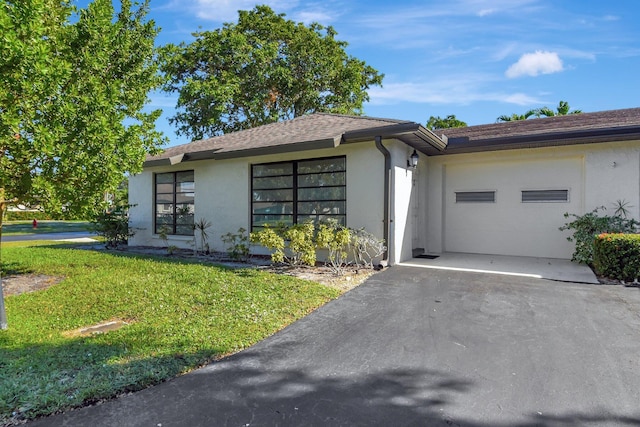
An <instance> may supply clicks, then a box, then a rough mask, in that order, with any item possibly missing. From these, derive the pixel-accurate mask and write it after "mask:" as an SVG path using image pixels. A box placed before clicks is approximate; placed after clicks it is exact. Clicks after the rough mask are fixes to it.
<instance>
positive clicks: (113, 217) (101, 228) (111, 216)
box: [91, 210, 135, 248]
mask: <svg viewBox="0 0 640 427" xmlns="http://www.w3.org/2000/svg"><path fill="white" fill-rule="evenodd" d="M91 222H92V224H93V227H94V230H95V231H96V233H97V234H98V235H99V236H102V237H104V238H105V240H106V242H107V247H108V248H109V247H111V248H117V247H118V245H119V244H121V243H124V244H126V243H127V241H128V239H129V237H132V236H133V235H134V234H135V232H134V231H133V230H131V229H130V228H129V215H128V214H127V211H126V210H118V211H113V212H102V213H99V214H98V215H97V216H96V217H95V218H94V219H93V220H92V221H91Z"/></svg>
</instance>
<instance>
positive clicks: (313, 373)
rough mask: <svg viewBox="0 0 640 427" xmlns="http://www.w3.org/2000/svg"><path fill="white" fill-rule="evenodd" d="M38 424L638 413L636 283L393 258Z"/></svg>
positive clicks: (475, 421) (458, 421)
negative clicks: (279, 318) (310, 305)
mask: <svg viewBox="0 0 640 427" xmlns="http://www.w3.org/2000/svg"><path fill="white" fill-rule="evenodd" d="M33 425H65V426H92V427H96V426H115V425H122V426H156V427H169V426H187V425H189V426H196V425H199V426H214V425H216V426H218V425H229V426H258V425H268V426H272V425H296V426H299V425H393V426H402V425H454V426H455V425H458V426H533V425H541V426H568V425H640V288H629V287H623V286H600V285H586V284H573V283H561V282H553V281H547V280H543V279H534V278H525V277H513V276H498V275H490V274H478V273H469V272H456V271H446V270H432V269H422V268H414V267H397V266H396V267H392V268H390V269H388V270H387V271H384V272H382V273H379V274H377V275H375V276H374V277H373V278H372V279H370V280H369V281H368V282H366V283H365V284H363V285H361V286H360V287H358V288H356V289H354V290H353V291H351V292H349V293H348V294H346V295H344V296H343V297H341V298H339V299H338V300H336V301H333V302H331V303H329V304H327V305H326V306H324V307H322V308H321V309H319V310H318V311H316V312H315V313H313V314H312V315H310V316H308V317H306V318H305V319H303V320H301V321H299V322H297V323H295V324H293V325H292V326H290V327H288V328H286V329H285V330H283V331H281V332H280V333H278V334H276V335H274V336H272V337H270V338H268V339H266V340H265V341H263V342H261V343H259V344H258V345H256V346H254V347H252V348H250V349H249V350H247V351H244V352H241V353H239V354H236V355H234V356H232V357H229V358H227V359H225V360H223V361H220V362H217V363H214V364H212V365H209V366H207V367H205V368H203V369H200V370H198V371H195V372H192V373H190V374H188V375H184V376H182V377H180V378H177V379H175V380H172V381H169V382H167V383H165V384H162V385H159V386H156V387H152V388H150V389H147V390H144V391H142V392H139V393H135V394H132V395H129V396H126V397H123V398H120V399H117V400H114V401H110V402H107V403H105V404H102V405H99V406H96V407H91V408H85V409H81V410H77V411H71V412H68V413H67V414H62V415H58V416H54V417H50V418H46V419H42V420H38V421H36V422H34V423H33Z"/></svg>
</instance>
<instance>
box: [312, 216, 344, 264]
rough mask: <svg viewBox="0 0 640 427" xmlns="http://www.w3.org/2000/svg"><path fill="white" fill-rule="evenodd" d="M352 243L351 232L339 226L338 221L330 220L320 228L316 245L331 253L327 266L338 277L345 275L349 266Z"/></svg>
mask: <svg viewBox="0 0 640 427" xmlns="http://www.w3.org/2000/svg"><path fill="white" fill-rule="evenodd" d="M350 243H351V230H349V229H348V228H346V227H343V226H342V225H339V224H338V221H336V220H329V221H327V222H326V223H324V224H320V225H319V226H318V233H317V236H316V244H317V246H318V248H326V249H327V250H328V251H329V254H328V256H327V261H326V265H327V266H329V268H330V269H331V271H332V272H333V273H335V274H337V275H342V274H344V269H345V267H346V266H347V265H348V262H347V256H348V252H347V250H348V248H349V244H350Z"/></svg>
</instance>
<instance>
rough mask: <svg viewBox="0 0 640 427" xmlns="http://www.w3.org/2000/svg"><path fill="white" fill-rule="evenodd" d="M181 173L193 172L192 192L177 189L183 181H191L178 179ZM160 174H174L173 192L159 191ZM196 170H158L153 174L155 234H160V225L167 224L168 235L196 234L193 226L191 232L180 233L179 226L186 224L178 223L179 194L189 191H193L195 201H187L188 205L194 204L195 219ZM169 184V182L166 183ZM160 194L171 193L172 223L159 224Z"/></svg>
mask: <svg viewBox="0 0 640 427" xmlns="http://www.w3.org/2000/svg"><path fill="white" fill-rule="evenodd" d="M181 173H191V174H193V181H191V182H193V190H192V191H190V192H185V191H177V190H178V184H180V183H183V182H190V181H178V174H181ZM160 175H172V182H171V185H172V186H173V189H172V192H171V193H163V192H161V193H159V192H158V176H160ZM195 175H196V174H195V170H193V169H190V170H179V171H169V172H156V173H154V174H153V231H154V234H160V231H159V227H163V226H166V227H168V228H169V232H167V235H170V236H194V235H195V230H194V229H193V228H192V229H191V232H190V233H188V234H187V233H178V226H184V225H185V224H178V202H177V199H178V196H179V195H181V194H188V193H193V202H192V203H187V204H188V205H191V206H192V210H193V218H194V220H195V205H196V204H195V193H196V190H195V182H196V176H195ZM166 184H169V183H166ZM158 194H167V195H169V194H171V205H172V206H173V208H172V212H171V216H172V218H173V220H172V221H171V224H158ZM184 205H185V203H180V206H181V207H182V206H184Z"/></svg>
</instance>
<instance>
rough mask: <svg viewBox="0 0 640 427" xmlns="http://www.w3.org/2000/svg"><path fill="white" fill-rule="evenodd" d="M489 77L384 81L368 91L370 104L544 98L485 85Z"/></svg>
mask: <svg viewBox="0 0 640 427" xmlns="http://www.w3.org/2000/svg"><path fill="white" fill-rule="evenodd" d="M492 80H493V79H492V78H491V77H489V76H485V75H460V76H454V77H447V78H444V77H443V78H440V79H434V80H432V81H429V82H396V83H388V84H387V83H385V84H384V86H383V87H373V88H371V89H369V91H368V92H369V97H370V104H371V105H378V106H379V105H394V104H401V103H404V102H411V103H417V104H449V105H468V104H471V103H473V102H483V101H494V102H504V103H508V104H515V105H523V106H530V105H536V104H540V105H541V104H544V101H542V100H540V99H538V98H536V97H534V96H530V95H527V94H524V93H520V92H516V93H508V92H503V91H495V90H493V89H489V88H487V84H488V83H491V81H492Z"/></svg>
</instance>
